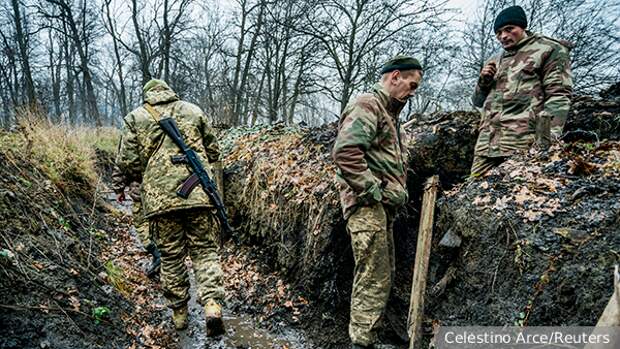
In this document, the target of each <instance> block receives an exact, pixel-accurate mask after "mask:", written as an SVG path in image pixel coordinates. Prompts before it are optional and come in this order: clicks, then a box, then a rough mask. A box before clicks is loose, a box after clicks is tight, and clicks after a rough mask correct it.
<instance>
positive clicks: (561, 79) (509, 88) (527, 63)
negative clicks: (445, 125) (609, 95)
mask: <svg viewBox="0 0 620 349" xmlns="http://www.w3.org/2000/svg"><path fill="white" fill-rule="evenodd" d="M528 34H529V35H528V36H527V37H525V38H524V39H523V40H522V41H521V42H519V43H517V45H516V47H515V49H513V50H506V51H504V52H503V53H502V55H501V56H500V57H499V59H497V58H496V59H494V60H495V62H496V64H497V73H496V75H495V78H494V79H492V80H491V81H489V82H488V83H485V81H484V80H482V79H480V80H479V81H478V84H477V86H476V91H475V93H474V98H473V102H474V105H475V106H476V107H481V108H482V120H481V123H480V135H479V136H478V142H477V143H476V148H475V153H476V155H478V156H487V157H500V156H509V155H511V154H513V153H514V152H515V151H518V150H523V149H529V147H530V146H531V145H532V144H533V143H534V141H535V138H536V127H537V122H540V121H542V122H543V123H540V124H542V125H549V124H550V127H549V126H543V127H544V128H545V129H546V130H545V131H544V132H543V133H544V134H545V136H546V137H547V138H548V137H550V136H551V135H553V136H554V137H559V136H560V135H561V133H562V128H563V127H564V123H565V121H566V117H567V115H568V109H569V107H570V97H571V93H572V86H573V81H572V74H571V70H570V57H569V47H568V46H569V44H568V43H565V42H560V41H556V40H554V39H550V38H547V37H544V36H540V35H537V34H533V33H528ZM539 118H546V120H545V119H539ZM544 122H546V123H544Z"/></svg>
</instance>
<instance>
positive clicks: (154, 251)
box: [146, 242, 161, 279]
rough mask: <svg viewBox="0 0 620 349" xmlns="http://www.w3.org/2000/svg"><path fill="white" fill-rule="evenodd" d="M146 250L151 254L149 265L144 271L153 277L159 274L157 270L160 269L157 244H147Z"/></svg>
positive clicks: (159, 255)
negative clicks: (151, 258)
mask: <svg viewBox="0 0 620 349" xmlns="http://www.w3.org/2000/svg"><path fill="white" fill-rule="evenodd" d="M146 251H147V252H148V253H150V254H151V255H152V256H153V260H152V261H151V265H150V266H149V269H148V270H147V271H146V276H148V277H149V278H151V279H154V278H156V277H158V276H159V270H160V269H161V254H160V253H159V249H158V248H157V246H156V245H155V244H154V243H152V242H151V243H150V244H148V246H146Z"/></svg>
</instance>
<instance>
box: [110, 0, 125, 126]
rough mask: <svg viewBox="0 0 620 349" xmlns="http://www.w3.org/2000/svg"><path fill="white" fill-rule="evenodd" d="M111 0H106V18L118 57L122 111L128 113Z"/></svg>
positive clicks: (119, 95)
mask: <svg viewBox="0 0 620 349" xmlns="http://www.w3.org/2000/svg"><path fill="white" fill-rule="evenodd" d="M110 1H111V0H106V2H105V7H106V19H107V20H108V24H109V25H110V32H111V33H112V44H113V46H114V56H115V57H116V69H117V73H118V82H119V94H118V100H119V102H120V105H121V113H122V114H123V115H127V113H128V110H127V94H126V92H125V79H124V77H123V62H122V60H121V55H120V51H119V48H118V39H117V37H116V32H115V30H116V29H114V22H113V21H112V17H111V16H110Z"/></svg>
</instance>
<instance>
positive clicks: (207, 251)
mask: <svg viewBox="0 0 620 349" xmlns="http://www.w3.org/2000/svg"><path fill="white" fill-rule="evenodd" d="M143 94H144V104H143V105H142V106H141V107H138V108H136V109H134V110H133V111H131V112H130V113H129V114H127V116H125V118H124V129H123V134H122V138H121V142H120V146H119V151H118V155H117V159H116V165H117V166H118V168H119V170H120V173H121V175H122V179H121V180H119V182H120V183H123V184H124V185H125V186H127V185H129V184H130V183H132V182H141V183H142V187H141V198H142V210H143V214H144V217H145V218H146V219H147V220H148V222H149V225H150V227H151V228H152V235H153V239H154V240H155V242H156V243H157V246H158V247H159V249H160V252H161V282H162V286H163V290H164V296H165V297H166V299H167V300H168V304H169V307H170V308H171V309H172V320H173V323H174V326H175V328H176V329H177V330H183V329H185V328H187V326H188V306H187V303H188V301H189V297H190V295H189V286H190V284H189V274H188V270H187V267H186V265H185V257H186V256H188V255H189V256H190V258H191V260H192V267H193V269H194V272H195V275H196V283H197V291H198V292H197V293H198V302H199V303H200V304H202V305H203V306H204V310H205V317H206V328H207V335H208V336H216V335H219V334H222V333H224V324H223V320H222V306H221V304H222V302H223V300H224V285H223V272H222V269H221V266H220V262H219V255H218V252H219V251H218V250H219V243H218V242H219V230H220V229H219V228H220V227H219V222H218V220H217V218H216V216H215V209H214V208H213V204H212V203H211V200H210V199H209V197H208V196H207V194H206V193H205V192H204V191H203V190H193V191H192V192H191V194H189V196H188V197H187V198H186V199H184V198H181V197H179V196H178V195H177V194H176V191H177V188H178V187H179V184H180V183H182V182H183V181H184V180H185V179H186V178H187V177H188V175H189V170H188V168H187V166H186V165H185V164H183V163H173V162H172V160H171V158H172V156H173V155H174V156H178V153H179V149H178V148H177V146H176V145H175V144H174V142H173V141H172V140H171V139H170V137H168V136H167V135H166V134H165V133H164V131H163V130H162V129H161V127H159V124H158V122H159V120H160V119H161V118H163V117H172V118H174V119H175V120H176V122H177V124H178V128H179V131H180V132H181V134H182V135H183V138H184V140H185V142H186V143H187V145H188V146H189V147H191V148H192V149H193V150H194V151H195V152H196V153H197V155H198V157H199V158H200V159H201V162H202V164H203V165H204V167H205V170H206V171H208V172H211V173H212V164H213V163H216V162H217V161H218V160H219V157H220V152H219V148H218V144H217V140H216V138H215V134H214V132H213V129H212V128H211V123H210V120H209V119H208V117H207V116H206V115H205V114H204V113H203V111H202V110H201V109H200V108H199V107H198V106H196V105H194V104H191V103H188V102H185V101H182V100H180V98H179V97H178V96H177V94H176V93H175V92H174V91H173V90H172V89H171V88H170V87H169V86H168V84H167V83H166V82H164V81H162V80H155V79H154V80H150V81H149V82H147V83H146V84H145V85H144V88H143ZM116 189H117V190H118V191H117V195H118V197H119V198H121V197H122V195H124V194H123V192H124V191H123V190H124V187H123V186H121V185H119V186H116Z"/></svg>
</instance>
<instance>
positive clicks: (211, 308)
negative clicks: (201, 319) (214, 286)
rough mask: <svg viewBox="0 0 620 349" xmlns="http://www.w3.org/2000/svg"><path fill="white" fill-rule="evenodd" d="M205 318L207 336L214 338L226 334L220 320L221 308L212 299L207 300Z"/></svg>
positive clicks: (222, 322)
mask: <svg viewBox="0 0 620 349" xmlns="http://www.w3.org/2000/svg"><path fill="white" fill-rule="evenodd" d="M205 318H206V320H207V336H209V337H215V336H219V335H221V334H224V333H225V332H226V331H225V330H224V321H223V320H222V306H221V305H220V304H219V303H218V302H217V301H215V300H214V299H209V300H207V304H206V305H205Z"/></svg>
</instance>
